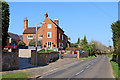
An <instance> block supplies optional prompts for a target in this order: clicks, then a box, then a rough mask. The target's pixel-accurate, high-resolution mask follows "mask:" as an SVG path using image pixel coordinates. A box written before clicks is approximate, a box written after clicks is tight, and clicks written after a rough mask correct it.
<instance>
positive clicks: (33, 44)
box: [29, 39, 42, 46]
mask: <svg viewBox="0 0 120 80" xmlns="http://www.w3.org/2000/svg"><path fill="white" fill-rule="evenodd" d="M35 45H36V40H35V39H32V40H31V41H30V42H29V46H35ZM37 46H42V41H41V40H40V41H37Z"/></svg>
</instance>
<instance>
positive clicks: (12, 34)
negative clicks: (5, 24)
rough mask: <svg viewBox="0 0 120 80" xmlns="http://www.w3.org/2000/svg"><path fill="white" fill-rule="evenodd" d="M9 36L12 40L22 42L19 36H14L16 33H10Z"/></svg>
mask: <svg viewBox="0 0 120 80" xmlns="http://www.w3.org/2000/svg"><path fill="white" fill-rule="evenodd" d="M8 36H9V37H10V38H12V39H15V40H21V39H20V37H19V36H18V35H17V34H14V33H11V32H8Z"/></svg>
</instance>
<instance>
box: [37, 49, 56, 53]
mask: <svg viewBox="0 0 120 80" xmlns="http://www.w3.org/2000/svg"><path fill="white" fill-rule="evenodd" d="M44 52H45V49H42V50H40V51H38V53H44ZM46 52H54V51H53V50H46Z"/></svg>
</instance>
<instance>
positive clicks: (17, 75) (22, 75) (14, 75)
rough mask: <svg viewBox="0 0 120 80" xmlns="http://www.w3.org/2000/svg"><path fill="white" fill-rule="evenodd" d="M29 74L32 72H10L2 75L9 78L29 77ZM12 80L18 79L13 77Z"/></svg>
mask: <svg viewBox="0 0 120 80" xmlns="http://www.w3.org/2000/svg"><path fill="white" fill-rule="evenodd" d="M29 76H30V74H25V73H8V74H3V75H2V80H8V79H10V78H27V77H29ZM12 80H16V79H12Z"/></svg>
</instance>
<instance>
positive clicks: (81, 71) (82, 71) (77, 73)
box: [75, 70, 84, 75]
mask: <svg viewBox="0 0 120 80" xmlns="http://www.w3.org/2000/svg"><path fill="white" fill-rule="evenodd" d="M83 71H84V70H81V71H80V72H78V73H76V74H75V75H79V74H80V73H82V72H83Z"/></svg>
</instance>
